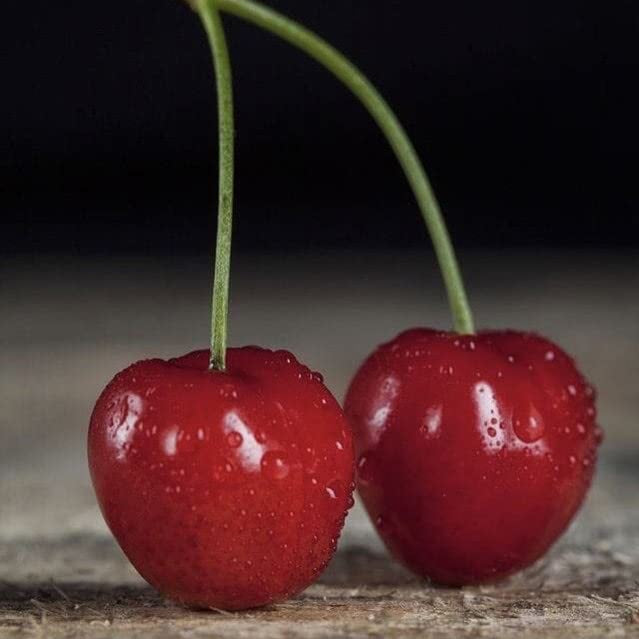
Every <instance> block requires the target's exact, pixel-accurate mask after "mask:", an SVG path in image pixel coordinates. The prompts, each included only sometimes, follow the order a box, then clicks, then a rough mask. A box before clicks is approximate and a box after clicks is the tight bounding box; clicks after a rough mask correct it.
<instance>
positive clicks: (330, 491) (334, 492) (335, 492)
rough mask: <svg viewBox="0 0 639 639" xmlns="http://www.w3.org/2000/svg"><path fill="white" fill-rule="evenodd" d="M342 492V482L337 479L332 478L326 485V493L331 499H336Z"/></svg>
mask: <svg viewBox="0 0 639 639" xmlns="http://www.w3.org/2000/svg"><path fill="white" fill-rule="evenodd" d="M341 493H342V482H341V481H339V479H334V480H333V481H332V482H331V483H330V484H329V485H328V486H326V494H327V495H328V496H329V497H330V498H331V499H337V498H338V496H339V495H340V494H341Z"/></svg>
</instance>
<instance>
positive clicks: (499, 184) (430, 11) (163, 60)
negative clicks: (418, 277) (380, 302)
mask: <svg viewBox="0 0 639 639" xmlns="http://www.w3.org/2000/svg"><path fill="white" fill-rule="evenodd" d="M270 4H271V5H272V6H274V7H275V8H277V9H280V10H282V11H284V12H286V13H287V14H289V15H291V16H292V17H295V18H297V19H299V20H300V21H302V22H303V23H305V24H307V25H308V26H310V27H311V28H314V29H315V30H317V31H318V32H319V33H320V34H322V35H324V36H325V37H326V38H327V39H328V40H329V41H331V42H332V43H334V44H335V45H336V46H337V47H338V48H340V49H342V50H343V51H344V52H345V53H346V54H348V55H349V56H350V57H351V58H352V59H353V60H354V61H355V62H356V63H357V64H358V65H359V66H360V67H361V68H362V69H363V70H364V72H365V73H367V74H368V75H369V77H370V78H371V79H372V80H373V82H374V83H375V84H377V85H378V87H379V88H380V89H381V91H382V93H383V94H384V95H385V96H386V97H387V98H388V100H389V101H390V103H391V104H392V105H393V106H394V108H395V109H396V111H397V113H398V115H399V117H400V119H401V120H402V121H403V123H404V124H405V126H406V128H407V129H408V131H409V133H410V134H411V136H412V138H413V139H414V142H415V144H416V146H417V147H418V150H419V151H420V154H421V156H422V158H423V159H424V161H425V164H426V167H427V170H428V171H429V173H430V175H431V178H432V181H433V183H434V185H435V187H436V190H437V193H438V195H439V198H440V200H441V202H442V205H443V208H444V211H445V213H446V215H447V218H448V221H449V224H450V227H451V230H452V233H453V235H454V238H455V239H456V240H457V242H458V243H459V244H461V245H462V246H466V247H493V246H580V247H581V246H597V247H599V246H604V247H611V246H612V247H617V246H618V247H623V246H626V247H628V246H637V236H639V221H638V220H639V216H638V215H637V205H638V204H639V196H638V192H637V176H636V173H637V171H636V169H637V161H636V159H637V158H636V146H637V135H636V133H637V128H636V117H637V113H638V112H639V99H638V95H639V93H638V91H637V68H638V63H639V54H638V51H639V45H638V44H637V35H638V34H639V10H638V9H637V4H636V0H612V1H609V2H602V1H601V0H600V1H598V2H584V1H583V0H579V1H566V0H562V1H560V2H557V0H553V1H550V0H541V1H540V0H536V1H535V2H532V1H521V0H519V1H516V2H513V1H512V0H498V1H487V2H477V1H476V0H448V1H447V2H437V3H435V2H416V1H413V2H410V1H408V0H403V1H400V0H395V1H391V0H384V1H383V2H382V1H381V0H354V1H349V2H340V1H337V0H332V1H330V2H329V1H315V2H299V1H298V2H293V1H292V0H287V1H285V0H271V2H270ZM227 24H228V35H229V39H230V44H231V52H232V55H233V62H234V70H235V80H236V102H237V129H238V135H237V155H238V166H237V209H236V221H237V222H236V235H235V240H236V246H238V247H240V248H245V249H246V248H249V249H250V248H262V249H267V250H274V249H280V248H291V247H297V248H307V247H320V248H321V247H344V246H348V247H363V248H369V247H372V248H377V247H391V248H397V247H406V246H414V245H416V244H419V243H421V242H423V241H424V237H425V232H424V231H423V227H422V224H421V222H420V219H419V216H418V214H417V210H416V207H415V205H414V203H413V200H412V196H411V194H410V191H409V189H408V187H407V185H406V184H405V182H404V180H403V176H402V174H401V172H400V170H399V169H398V167H397V165H396V163H395V160H394V158H393V156H392V154H391V152H390V151H389V149H388V148H387V146H386V143H385V142H384V140H383V138H382V137H381V135H380V134H379V133H378V132H377V130H376V128H375V126H374V125H373V124H372V122H371V121H370V120H369V118H368V116H367V115H366V113H365V112H364V110H363V109H362V108H361V107H360V106H359V104H358V103H357V102H356V101H355V100H354V99H353V98H352V97H351V96H350V94H349V93H348V92H347V91H346V90H345V89H344V88H343V87H342V86H340V85H339V84H338V83H337V82H336V81H335V80H334V79H333V78H332V77H331V76H330V75H328V74H327V73H326V72H325V71H324V70H323V69H321V68H320V67H318V66H317V65H316V64H315V63H314V62H312V61H310V60H307V59H306V58H305V57H304V56H303V55H302V54H301V53H299V52H298V51H296V50H293V49H291V48H290V47H289V46H288V45H286V44H283V43H281V42H279V41H278V40H276V39H275V38H274V37H272V36H271V35H268V34H265V33H261V32H260V31H258V30H256V29H255V28H254V27H252V26H250V25H245V24H241V23H240V22H239V21H237V20H236V19H234V18H229V19H227ZM0 43H1V44H0V53H1V57H0V81H1V82H2V87H3V90H2V99H1V100H0V140H1V142H0V145H1V146H0V163H1V166H0V169H1V174H2V178H1V180H0V207H1V210H2V218H3V221H2V224H1V227H2V232H1V237H0V242H1V244H2V250H3V251H4V252H5V253H11V252H32V251H46V252H56V253H59V252H73V253H78V254H92V253H119V252H135V253H142V254H145V253H160V252H161V253H166V252H174V253H182V252H193V253H201V252H204V251H208V250H209V248H210V246H211V244H212V234H213V230H214V210H213V209H214V202H215V189H216V185H215V182H216V171H217V168H216V154H217V151H216V133H215V126H216V115H215V91H214V84H213V77H212V70H211V68H210V58H209V52H208V49H207V44H206V41H205V38H204V35H203V33H202V30H201V27H200V25H199V23H198V20H197V19H196V17H195V15H194V14H192V13H191V12H190V11H189V10H188V9H187V8H186V6H183V3H182V2H180V0H126V1H125V0H111V1H108V2H93V1H87V0H65V1H64V2H51V1H49V0H47V1H45V0H34V1H32V2H29V3H27V2H19V1H17V0H10V1H9V2H5V3H4V6H3V10H2V17H1V18H0Z"/></svg>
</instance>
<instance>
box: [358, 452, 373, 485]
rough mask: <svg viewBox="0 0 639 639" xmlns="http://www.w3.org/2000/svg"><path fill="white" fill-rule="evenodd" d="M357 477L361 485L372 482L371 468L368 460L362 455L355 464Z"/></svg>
mask: <svg viewBox="0 0 639 639" xmlns="http://www.w3.org/2000/svg"><path fill="white" fill-rule="evenodd" d="M357 476H358V478H359V481H360V482H362V483H363V484H368V483H370V481H371V480H372V478H373V477H372V468H371V463H370V460H369V458H368V457H367V456H366V455H362V456H361V457H360V458H359V460H358V462H357Z"/></svg>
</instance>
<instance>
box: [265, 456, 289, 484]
mask: <svg viewBox="0 0 639 639" xmlns="http://www.w3.org/2000/svg"><path fill="white" fill-rule="evenodd" d="M260 466H261V468H262V472H263V473H264V475H265V476H266V477H269V478H270V479H284V478H285V477H287V476H288V474H289V471H290V467H289V464H288V461H287V460H286V455H285V454H284V453H282V452H279V451H276V450H271V451H268V452H267V453H265V454H264V456H263V457H262V461H261V463H260Z"/></svg>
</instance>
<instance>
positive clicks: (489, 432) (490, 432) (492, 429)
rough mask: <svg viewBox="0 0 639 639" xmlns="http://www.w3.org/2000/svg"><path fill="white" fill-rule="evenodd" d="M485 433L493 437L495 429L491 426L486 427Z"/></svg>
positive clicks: (495, 432)
mask: <svg viewBox="0 0 639 639" xmlns="http://www.w3.org/2000/svg"><path fill="white" fill-rule="evenodd" d="M487 433H488V435H490V437H495V436H496V435H497V431H496V430H495V429H494V428H493V427H492V426H489V427H488V430H487Z"/></svg>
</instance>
